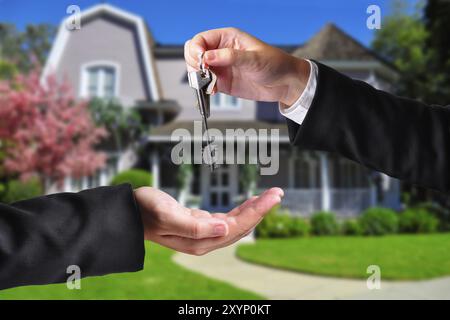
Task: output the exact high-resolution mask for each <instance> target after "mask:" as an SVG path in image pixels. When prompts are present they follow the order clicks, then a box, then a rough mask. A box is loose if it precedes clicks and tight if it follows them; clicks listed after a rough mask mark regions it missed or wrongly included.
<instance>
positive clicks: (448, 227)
mask: <svg viewBox="0 0 450 320" xmlns="http://www.w3.org/2000/svg"><path fill="white" fill-rule="evenodd" d="M414 209H423V210H425V211H428V212H429V213H431V214H432V215H433V216H434V217H436V218H437V219H438V220H439V226H438V230H439V231H450V210H449V209H448V208H446V207H444V206H441V205H439V204H438V203H433V202H424V203H421V204H418V205H416V206H414Z"/></svg>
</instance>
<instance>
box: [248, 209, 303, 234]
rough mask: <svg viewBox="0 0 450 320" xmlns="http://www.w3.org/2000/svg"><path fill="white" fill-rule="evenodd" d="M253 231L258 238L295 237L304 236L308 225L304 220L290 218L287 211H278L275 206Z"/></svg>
mask: <svg viewBox="0 0 450 320" xmlns="http://www.w3.org/2000/svg"><path fill="white" fill-rule="evenodd" d="M255 231H256V236H257V237H259V238H287V237H297V236H306V235H307V234H308V232H309V225H308V223H307V222H306V221H305V220H304V219H302V218H298V217H292V216H291V215H290V214H289V212H288V211H286V210H280V207H279V206H276V207H274V208H272V209H271V210H270V212H269V213H268V214H267V215H266V217H265V218H264V219H263V220H262V221H261V223H260V224H259V225H258V226H257V227H256V230H255Z"/></svg>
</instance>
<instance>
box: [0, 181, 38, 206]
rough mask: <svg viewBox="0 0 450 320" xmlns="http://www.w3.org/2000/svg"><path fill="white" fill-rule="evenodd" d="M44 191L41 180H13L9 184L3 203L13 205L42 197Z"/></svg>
mask: <svg viewBox="0 0 450 320" xmlns="http://www.w3.org/2000/svg"><path fill="white" fill-rule="evenodd" d="M43 193H44V189H43V187H42V184H41V183H40V181H39V179H30V180H28V181H21V180H11V181H9V182H8V183H7V186H6V188H5V194H4V195H3V196H2V199H1V201H2V202H5V203H13V202H16V201H20V200H25V199H30V198H34V197H38V196H41V195H42V194H43Z"/></svg>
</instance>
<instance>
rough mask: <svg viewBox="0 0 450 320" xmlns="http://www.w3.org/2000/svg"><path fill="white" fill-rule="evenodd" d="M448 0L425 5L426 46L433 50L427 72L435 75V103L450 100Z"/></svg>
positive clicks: (449, 22) (443, 102)
mask: <svg viewBox="0 0 450 320" xmlns="http://www.w3.org/2000/svg"><path fill="white" fill-rule="evenodd" d="M449 17H450V1H446V0H429V1H428V2H427V6H426V7H425V17H424V18H425V26H426V29H427V31H428V38H427V46H428V47H429V48H430V49H432V50H433V57H432V59H431V61H430V64H429V70H428V71H429V73H430V74H433V75H436V76H435V79H436V80H435V87H434V88H433V92H434V99H435V101H434V102H435V103H438V104H442V105H446V104H448V103H449V101H450V41H449V30H450V19H449Z"/></svg>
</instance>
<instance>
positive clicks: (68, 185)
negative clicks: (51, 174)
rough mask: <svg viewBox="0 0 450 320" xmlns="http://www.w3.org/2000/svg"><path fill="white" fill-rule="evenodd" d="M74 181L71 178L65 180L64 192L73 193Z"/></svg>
mask: <svg viewBox="0 0 450 320" xmlns="http://www.w3.org/2000/svg"><path fill="white" fill-rule="evenodd" d="M71 189H72V179H71V178H70V177H65V178H64V192H71V191H72V190H71Z"/></svg>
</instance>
